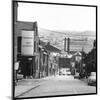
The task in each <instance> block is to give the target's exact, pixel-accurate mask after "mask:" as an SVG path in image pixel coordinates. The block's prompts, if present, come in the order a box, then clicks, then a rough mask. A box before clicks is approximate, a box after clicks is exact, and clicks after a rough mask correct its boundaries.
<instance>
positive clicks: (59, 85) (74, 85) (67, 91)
mask: <svg viewBox="0 0 100 100" xmlns="http://www.w3.org/2000/svg"><path fill="white" fill-rule="evenodd" d="M86 93H96V87H95V86H88V85H87V83H86V82H85V81H81V80H78V79H74V78H73V76H55V77H54V76H52V77H51V78H45V79H44V81H42V83H41V84H40V85H39V86H38V87H37V88H34V89H31V90H30V91H28V92H27V93H24V94H22V95H20V97H39V96H55V95H72V94H86Z"/></svg>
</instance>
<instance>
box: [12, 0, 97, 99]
mask: <svg viewBox="0 0 100 100" xmlns="http://www.w3.org/2000/svg"><path fill="white" fill-rule="evenodd" d="M12 3H13V75H12V76H13V95H14V98H15V99H20V100H21V99H25V98H27V99H28V98H41V97H45V98H46V97H58V96H74V95H89V94H90V95H91V94H97V24H96V21H97V17H96V15H97V6H95V5H78V4H67V3H50V2H35V1H31V2H30V1H21V0H20V1H18V0H17V1H16V0H13V1H12Z"/></svg>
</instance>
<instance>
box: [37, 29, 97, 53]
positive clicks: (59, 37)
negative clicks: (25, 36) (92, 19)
mask: <svg viewBox="0 0 100 100" xmlns="http://www.w3.org/2000/svg"><path fill="white" fill-rule="evenodd" d="M38 34H39V37H40V39H41V40H42V41H45V42H50V43H51V44H52V45H54V46H56V47H57V48H59V49H60V50H63V49H64V38H65V37H66V38H68V37H69V38H70V39H71V43H70V50H71V51H73V50H74V51H81V50H82V48H83V49H84V51H85V52H89V51H90V50H91V49H92V47H93V41H94V39H95V38H96V36H95V32H92V31H84V32H76V31H61V30H60V31H59V30H56V31H52V30H47V29H42V28H38ZM73 39H75V40H84V41H73Z"/></svg>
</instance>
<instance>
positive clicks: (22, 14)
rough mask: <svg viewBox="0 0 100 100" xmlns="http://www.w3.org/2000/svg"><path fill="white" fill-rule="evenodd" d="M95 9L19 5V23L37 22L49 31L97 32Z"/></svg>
mask: <svg viewBox="0 0 100 100" xmlns="http://www.w3.org/2000/svg"><path fill="white" fill-rule="evenodd" d="M95 17H96V16H95V8H94V7H83V6H81V7H80V6H63V5H48V4H32V3H30V4H29V3H19V6H18V20H19V21H31V22H34V21H37V23H38V27H40V28H44V29H49V30H70V31H87V30H88V31H95V30H96V29H95V27H96V24H95V23H96V19H95Z"/></svg>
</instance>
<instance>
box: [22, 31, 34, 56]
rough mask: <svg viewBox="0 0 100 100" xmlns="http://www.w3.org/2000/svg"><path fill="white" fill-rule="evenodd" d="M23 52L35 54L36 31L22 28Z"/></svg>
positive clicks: (24, 53)
mask: <svg viewBox="0 0 100 100" xmlns="http://www.w3.org/2000/svg"><path fill="white" fill-rule="evenodd" d="M21 48H22V49H21V54H22V55H28V56H33V53H34V31H29V30H22V45H21Z"/></svg>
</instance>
